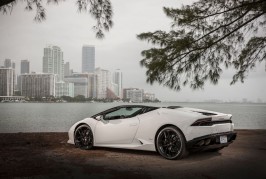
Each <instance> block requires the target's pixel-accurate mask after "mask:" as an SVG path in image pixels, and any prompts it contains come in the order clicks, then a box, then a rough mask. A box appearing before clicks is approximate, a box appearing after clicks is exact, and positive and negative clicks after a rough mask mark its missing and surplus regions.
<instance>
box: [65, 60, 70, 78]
mask: <svg viewBox="0 0 266 179" xmlns="http://www.w3.org/2000/svg"><path fill="white" fill-rule="evenodd" d="M70 75H71V71H70V65H69V62H66V63H65V64H64V76H70Z"/></svg>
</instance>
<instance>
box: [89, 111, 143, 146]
mask: <svg viewBox="0 0 266 179" xmlns="http://www.w3.org/2000/svg"><path fill="white" fill-rule="evenodd" d="M140 109H141V108H140V107H138V108H132V107H130V108H129V107H121V108H119V109H118V110H115V111H112V112H109V113H107V114H104V116H103V119H102V120H100V121H98V122H97V125H96V127H95V140H94V141H95V144H96V145H97V144H98V145H103V144H130V143H132V141H133V139H134V137H135V135H136V132H137V130H138V127H139V119H138V117H137V115H136V114H137V111H138V110H140Z"/></svg>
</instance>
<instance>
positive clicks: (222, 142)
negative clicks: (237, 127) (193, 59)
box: [220, 135, 228, 144]
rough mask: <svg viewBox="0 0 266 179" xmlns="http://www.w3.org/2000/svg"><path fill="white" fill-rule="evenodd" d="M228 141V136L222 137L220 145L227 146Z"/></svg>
mask: <svg viewBox="0 0 266 179" xmlns="http://www.w3.org/2000/svg"><path fill="white" fill-rule="evenodd" d="M227 142H228V141H227V136H226V135H222V136H220V143H221V144H225V143H227Z"/></svg>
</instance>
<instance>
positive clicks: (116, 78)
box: [113, 69, 123, 99]
mask: <svg viewBox="0 0 266 179" xmlns="http://www.w3.org/2000/svg"><path fill="white" fill-rule="evenodd" d="M113 83H114V84H116V85H117V88H116V91H114V92H115V94H116V95H117V97H119V98H120V99H122V98H123V91H122V90H123V89H122V88H123V86H122V72H121V71H120V69H117V70H116V71H115V72H114V73H113Z"/></svg>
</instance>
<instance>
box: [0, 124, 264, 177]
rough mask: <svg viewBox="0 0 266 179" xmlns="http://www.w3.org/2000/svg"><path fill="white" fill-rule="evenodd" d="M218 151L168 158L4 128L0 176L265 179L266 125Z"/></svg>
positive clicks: (241, 132)
mask: <svg viewBox="0 0 266 179" xmlns="http://www.w3.org/2000/svg"><path fill="white" fill-rule="evenodd" d="M235 131H236V132H237V133H238V136H237V138H236V140H235V141H234V142H233V143H232V144H231V145H229V147H226V148H224V149H223V150H221V151H220V152H195V153H191V154H190V155H189V156H188V157H186V158H184V159H182V160H174V161H169V160H166V159H164V158H162V157H161V156H160V155H159V154H157V153H156V152H147V151H137V150H126V149H112V148H98V147H97V148H95V149H93V150H88V151H87V150H81V149H78V148H75V147H74V145H71V144H67V140H68V136H67V133H66V132H42V133H0V145H1V148H0V164H1V166H2V167H1V169H0V178H13V177H41V178H50V177H52V178H56V177H64V178H71V177H73V178H77V177H81V178H88V177H92V178H94V177H95V178H98V177H103V178H134V179H135V178H136V177H140V178H177V177H178V178H195V177H196V178H226V177H229V178H263V177H265V176H266V171H265V168H266V164H265V163H266V154H265V153H266V129H256V130H250V129H241V130H235Z"/></svg>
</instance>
